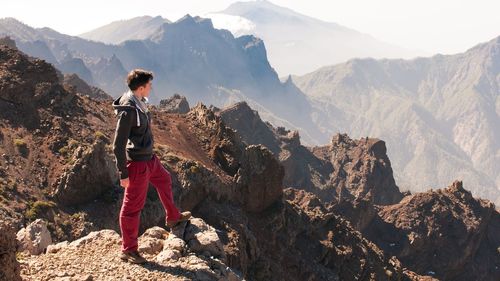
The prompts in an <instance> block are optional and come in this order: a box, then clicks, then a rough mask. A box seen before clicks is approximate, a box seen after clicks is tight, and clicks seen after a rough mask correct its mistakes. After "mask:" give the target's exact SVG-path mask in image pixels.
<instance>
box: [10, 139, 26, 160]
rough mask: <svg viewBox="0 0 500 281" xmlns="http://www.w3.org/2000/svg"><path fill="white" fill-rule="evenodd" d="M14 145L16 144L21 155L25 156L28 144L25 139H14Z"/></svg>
mask: <svg viewBox="0 0 500 281" xmlns="http://www.w3.org/2000/svg"><path fill="white" fill-rule="evenodd" d="M14 145H15V146H16V148H17V150H18V151H19V153H21V155H22V156H23V157H26V156H27V155H28V152H29V150H28V144H27V143H26V141H25V140H23V139H14Z"/></svg>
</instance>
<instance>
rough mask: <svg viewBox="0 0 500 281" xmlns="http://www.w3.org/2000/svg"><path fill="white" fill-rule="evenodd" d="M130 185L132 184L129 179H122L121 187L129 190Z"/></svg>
mask: <svg viewBox="0 0 500 281" xmlns="http://www.w3.org/2000/svg"><path fill="white" fill-rule="evenodd" d="M129 183H130V182H129V179H128V178H126V179H121V180H120V185H121V186H122V187H123V188H127V187H128V185H129Z"/></svg>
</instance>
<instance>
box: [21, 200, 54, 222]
mask: <svg viewBox="0 0 500 281" xmlns="http://www.w3.org/2000/svg"><path fill="white" fill-rule="evenodd" d="M55 206H56V203H54V202H51V201H40V200H39V201H36V202H34V203H32V204H28V209H27V210H26V212H25V216H26V218H27V219H28V220H35V219H36V218H38V217H40V215H41V214H42V212H44V211H47V210H48V209H50V208H53V207H55Z"/></svg>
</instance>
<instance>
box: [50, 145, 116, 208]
mask: <svg viewBox="0 0 500 281" xmlns="http://www.w3.org/2000/svg"><path fill="white" fill-rule="evenodd" d="M105 145H106V143H105V141H104V140H103V139H101V138H98V139H97V140H96V142H95V143H94V144H93V145H92V146H91V147H89V148H84V147H82V146H80V147H78V148H77V149H76V150H75V152H74V154H73V156H72V159H73V161H74V164H73V165H71V166H69V167H68V168H67V169H66V171H65V172H64V173H63V174H62V175H61V176H60V178H59V180H58V185H57V189H56V191H55V194H54V197H55V198H56V199H57V201H58V202H59V203H61V204H63V205H75V204H82V203H86V202H89V201H91V200H93V199H95V198H96V197H98V196H99V195H101V194H102V193H103V192H105V191H106V190H109V189H111V188H113V186H114V180H115V179H116V168H115V165H114V161H113V159H112V157H111V156H110V155H109V154H108V152H107V151H106V148H105Z"/></svg>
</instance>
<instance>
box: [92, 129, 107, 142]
mask: <svg viewBox="0 0 500 281" xmlns="http://www.w3.org/2000/svg"><path fill="white" fill-rule="evenodd" d="M94 136H95V138H96V139H102V140H108V137H106V135H105V134H104V133H103V132H101V131H96V132H95V133H94Z"/></svg>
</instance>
